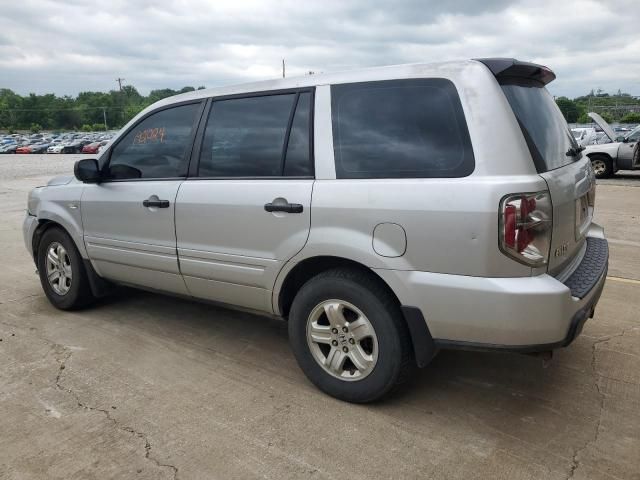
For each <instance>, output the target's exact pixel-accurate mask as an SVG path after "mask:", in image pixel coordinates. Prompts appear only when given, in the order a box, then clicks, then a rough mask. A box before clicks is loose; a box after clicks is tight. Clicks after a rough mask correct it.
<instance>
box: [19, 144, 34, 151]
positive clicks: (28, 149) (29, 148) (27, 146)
mask: <svg viewBox="0 0 640 480" xmlns="http://www.w3.org/2000/svg"><path fill="white" fill-rule="evenodd" d="M32 147H33V145H21V146H19V147H18V148H17V149H16V152H15V153H31V148H32Z"/></svg>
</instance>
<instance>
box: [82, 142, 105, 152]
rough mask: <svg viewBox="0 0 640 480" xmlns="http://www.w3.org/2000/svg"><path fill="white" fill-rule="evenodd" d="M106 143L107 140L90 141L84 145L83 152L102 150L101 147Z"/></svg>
mask: <svg viewBox="0 0 640 480" xmlns="http://www.w3.org/2000/svg"><path fill="white" fill-rule="evenodd" d="M106 144H107V140H102V141H101V142H93V143H90V144H88V145H85V146H84V147H82V153H98V152H99V151H100V147H102V146H103V145H106Z"/></svg>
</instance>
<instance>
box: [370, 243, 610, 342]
mask: <svg viewBox="0 0 640 480" xmlns="http://www.w3.org/2000/svg"><path fill="white" fill-rule="evenodd" d="M589 244H590V245H591V244H593V246H594V248H587V251H586V252H585V255H584V257H583V259H582V261H581V262H580V264H579V265H578V267H577V268H576V270H575V271H574V273H573V274H572V275H571V276H570V277H569V278H568V279H567V280H565V283H562V282H560V281H559V280H557V279H556V278H554V277H552V276H550V275H547V274H543V275H538V276H535V277H519V278H482V277H465V276H460V275H446V274H437V273H428V272H415V271H394V270H377V273H378V274H379V275H380V276H381V277H382V278H383V279H384V280H385V281H387V283H388V284H389V285H390V286H391V288H393V290H394V291H395V292H396V295H398V297H399V300H400V302H401V303H402V305H405V306H412V307H416V309H417V310H419V311H420V313H421V315H422V316H423V317H424V321H425V325H426V328H427V330H428V333H429V337H430V338H432V339H433V342H434V344H435V345H436V346H437V347H440V348H454V347H455V348H471V349H499V350H509V351H521V352H535V351H544V350H549V349H554V348H558V347H562V346H566V345H568V344H570V343H571V342H572V341H573V340H574V339H575V338H576V337H577V335H579V333H580V332H581V330H582V327H583V325H584V323H585V321H586V320H587V319H588V318H590V317H591V316H593V312H594V309H595V307H596V304H597V302H598V300H599V298H600V294H601V293H602V289H603V288H604V283H605V279H606V275H607V263H608V248H607V241H606V240H605V239H604V238H596V237H593V238H590V239H589ZM595 247H597V248H595ZM414 323H415V322H414Z"/></svg>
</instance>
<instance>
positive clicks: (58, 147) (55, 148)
mask: <svg viewBox="0 0 640 480" xmlns="http://www.w3.org/2000/svg"><path fill="white" fill-rule="evenodd" d="M63 148H64V144H63V143H55V144H53V145H51V146H49V148H47V153H62V149H63Z"/></svg>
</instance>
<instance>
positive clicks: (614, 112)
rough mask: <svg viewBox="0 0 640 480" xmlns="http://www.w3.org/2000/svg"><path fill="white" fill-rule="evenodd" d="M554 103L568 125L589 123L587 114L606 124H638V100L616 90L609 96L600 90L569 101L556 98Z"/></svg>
mask: <svg viewBox="0 0 640 480" xmlns="http://www.w3.org/2000/svg"><path fill="white" fill-rule="evenodd" d="M556 103H557V104H558V107H559V108H560V111H561V112H562V114H563V115H564V118H565V119H566V120H567V122H569V123H591V122H592V120H591V118H589V116H588V115H587V113H588V112H596V113H598V114H600V116H602V118H604V119H605V120H606V121H607V122H619V123H640V99H639V98H638V97H633V96H631V95H630V94H628V93H622V92H621V91H620V90H618V92H617V93H615V94H609V93H606V92H604V91H602V90H597V91H595V92H594V91H593V90H591V92H589V94H587V95H583V96H581V97H577V98H574V99H569V98H567V97H557V98H556Z"/></svg>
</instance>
